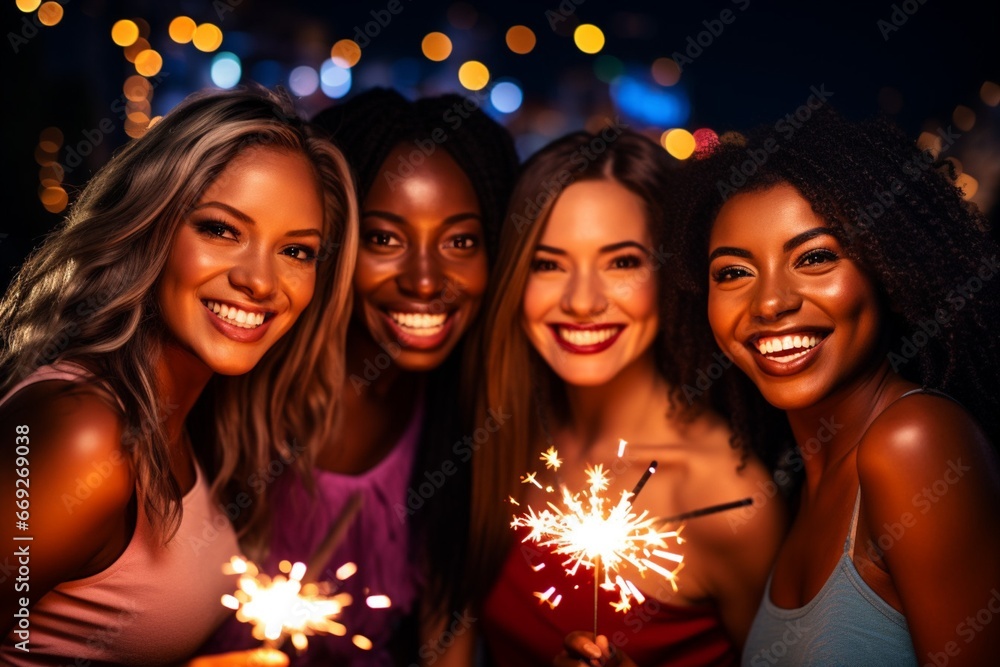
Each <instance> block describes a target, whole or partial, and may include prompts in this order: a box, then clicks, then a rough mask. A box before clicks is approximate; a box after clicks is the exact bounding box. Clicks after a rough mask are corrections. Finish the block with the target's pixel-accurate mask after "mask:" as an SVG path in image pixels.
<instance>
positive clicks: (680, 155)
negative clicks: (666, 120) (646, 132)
mask: <svg viewBox="0 0 1000 667" xmlns="http://www.w3.org/2000/svg"><path fill="white" fill-rule="evenodd" d="M660 143H661V144H663V147H664V148H666V149H667V152H668V153H670V154H671V155H673V156H674V157H675V158H677V159H678V160H686V159H688V158H689V157H691V156H692V155H693V154H694V149H695V148H696V147H697V145H698V143H697V142H696V141H695V139H694V135H693V134H691V133H690V132H688V131H687V130H685V129H683V128H677V129H673V130H667V131H666V132H664V133H663V135H662V136H660Z"/></svg>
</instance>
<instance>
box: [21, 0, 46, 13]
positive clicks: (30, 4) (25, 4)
mask: <svg viewBox="0 0 1000 667" xmlns="http://www.w3.org/2000/svg"><path fill="white" fill-rule="evenodd" d="M40 4H42V0H17V8H18V9H20V10H21V11H22V12H24V13H25V14H30V13H31V12H33V11H35V10H36V9H38V5H40Z"/></svg>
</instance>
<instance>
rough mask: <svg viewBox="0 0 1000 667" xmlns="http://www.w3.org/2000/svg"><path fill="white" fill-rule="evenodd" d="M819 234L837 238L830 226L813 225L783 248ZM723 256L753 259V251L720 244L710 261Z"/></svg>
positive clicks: (788, 249)
mask: <svg viewBox="0 0 1000 667" xmlns="http://www.w3.org/2000/svg"><path fill="white" fill-rule="evenodd" d="M817 236H832V237H833V238H836V235H835V234H834V233H833V231H832V230H831V229H830V228H829V227H813V228H812V229H807V230H806V231H804V232H802V233H801V234H796V235H795V236H793V237H792V238H790V239H788V240H787V241H785V243H784V245H782V246H781V249H782V251H784V252H789V251H790V250H792V249H794V248H796V247H798V246H800V245H802V244H803V243H805V242H806V241H808V240H810V239H814V238H816V237H817ZM722 256H732V257H743V258H744V259H753V253H752V252H750V251H749V250H744V249H743V248H733V247H730V246H720V247H718V248H716V249H715V250H713V251H712V252H711V254H710V255H709V256H708V261H710V262H711V261H712V260H713V259H715V258H716V257H722Z"/></svg>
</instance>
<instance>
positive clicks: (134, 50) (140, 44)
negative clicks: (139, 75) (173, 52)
mask: <svg viewBox="0 0 1000 667" xmlns="http://www.w3.org/2000/svg"><path fill="white" fill-rule="evenodd" d="M149 48H151V47H150V45H149V42H147V41H146V39H145V38H144V37H140V38H139V39H137V40H135V41H134V42H132V43H131V44H129V45H128V46H126V47H125V50H124V53H125V60H127V61H129V62H130V63H134V62H135V59H136V56H138V55H139V54H140V53H142V52H143V51H146V50H147V49H149Z"/></svg>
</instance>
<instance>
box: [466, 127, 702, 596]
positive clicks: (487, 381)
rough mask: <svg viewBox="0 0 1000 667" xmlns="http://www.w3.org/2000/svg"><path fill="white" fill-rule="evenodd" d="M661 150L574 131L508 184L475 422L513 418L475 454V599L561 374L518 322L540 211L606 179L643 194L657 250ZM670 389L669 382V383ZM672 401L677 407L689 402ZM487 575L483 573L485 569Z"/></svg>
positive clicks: (541, 225)
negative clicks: (495, 414)
mask: <svg viewBox="0 0 1000 667" xmlns="http://www.w3.org/2000/svg"><path fill="white" fill-rule="evenodd" d="M670 170H671V165H670V162H669V158H668V157H667V155H666V153H665V151H664V150H663V149H662V148H660V147H659V146H657V145H656V144H655V143H653V142H652V141H650V140H649V139H646V138H645V137H643V136H642V135H639V134H636V133H634V132H630V131H628V130H621V129H617V128H607V129H605V130H604V131H603V132H602V133H600V134H591V133H587V132H576V133H573V134H570V135H567V136H565V137H563V138H561V139H558V140H556V141H554V142H552V143H551V144H549V145H548V146H546V147H544V148H543V149H541V150H540V151H539V152H538V153H536V154H535V155H534V156H532V157H531V158H530V159H529V160H528V162H527V163H526V164H525V167H524V170H523V172H522V174H521V178H520V180H519V181H518V183H517V185H516V186H515V188H514V194H513V196H512V198H511V203H510V206H509V207H508V209H507V217H506V220H505V222H504V226H503V229H502V230H501V233H500V248H499V255H498V260H497V268H496V270H495V272H494V274H493V275H492V276H491V285H490V289H489V292H488V297H487V303H488V304H489V311H488V313H486V320H485V326H484V336H483V338H482V341H481V348H480V350H479V351H478V353H479V354H480V355H481V356H482V358H483V359H484V364H485V368H487V369H488V371H487V373H486V374H485V377H484V378H483V379H482V381H481V385H480V386H481V390H480V393H479V398H478V401H477V409H476V423H477V424H481V423H483V422H484V421H485V420H486V418H487V416H488V411H489V410H491V409H492V410H501V411H503V412H504V413H506V414H510V415H511V418H510V419H509V420H508V421H507V422H506V423H505V424H504V425H503V426H502V427H501V428H499V429H498V430H497V431H496V432H495V433H493V434H492V435H491V436H490V439H489V440H488V441H487V442H485V443H484V444H483V445H482V446H481V447H480V448H479V450H478V451H477V452H476V453H475V456H474V459H473V485H472V487H473V493H472V508H471V519H472V521H471V534H470V539H469V561H470V566H469V568H468V576H467V587H468V590H469V591H470V595H471V602H472V604H473V605H476V604H479V603H481V602H482V600H483V599H484V597H485V596H486V595H487V594H488V592H489V589H490V587H491V586H492V583H493V581H494V579H495V577H496V575H497V574H498V572H499V569H500V567H501V565H502V564H503V561H504V559H505V558H506V556H507V551H508V548H509V546H510V542H511V537H512V536H511V531H510V528H509V514H508V513H506V512H505V511H504V508H505V507H506V506H505V505H504V504H503V503H504V501H505V500H506V499H507V498H508V497H513V498H515V499H517V498H519V496H520V494H521V487H522V486H523V485H521V484H519V483H518V479H519V476H520V475H521V474H523V473H524V472H525V471H526V470H528V469H529V468H530V467H531V465H530V460H531V458H532V456H533V453H534V452H536V450H538V449H539V446H540V445H542V443H543V442H544V432H543V424H542V419H544V418H545V415H546V413H545V412H542V411H543V410H550V411H551V410H552V409H553V408H554V409H555V410H556V411H557V413H558V406H559V405H561V404H562V401H563V389H562V387H563V385H562V381H561V380H560V379H559V378H558V377H557V376H556V375H555V374H554V373H553V371H552V370H551V369H550V368H549V367H548V365H547V364H546V363H545V362H544V360H542V358H541V357H540V356H539V355H538V353H537V352H536V351H535V350H534V348H533V347H532V345H531V342H530V341H529V340H528V337H527V335H526V334H525V332H524V330H523V328H522V324H521V321H522V298H523V295H524V290H525V286H526V285H527V281H528V277H529V274H530V271H531V263H532V259H533V255H534V251H535V247H536V246H537V245H538V242H539V240H540V239H541V236H542V233H543V232H544V230H545V224H546V221H547V220H548V216H549V214H550V213H551V211H552V208H553V206H554V205H555V202H556V200H557V199H558V198H559V196H560V194H561V193H562V191H563V190H565V189H566V188H567V187H568V186H569V185H572V184H573V183H578V182H581V181H587V180H605V179H609V180H614V181H616V182H618V183H620V184H621V185H622V186H624V187H625V188H627V189H629V190H630V191H632V192H633V193H635V194H636V195H637V196H638V197H639V198H640V199H641V200H642V201H643V203H644V205H645V208H646V214H647V220H648V223H649V225H650V227H651V231H652V236H653V238H654V239H655V240H656V241H654V242H655V243H658V244H659V246H660V249H661V250H662V249H663V245H664V239H665V238H667V237H668V236H669V235H668V234H667V232H666V231H665V223H666V219H665V218H666V214H665V211H664V208H663V205H662V204H661V201H662V196H663V193H664V192H665V190H666V188H668V187H670V186H671V179H670V173H669V172H670ZM654 349H655V350H656V353H657V355H658V364H659V365H661V366H662V365H663V364H669V363H671V360H670V354H671V350H670V349H669V347H668V346H665V345H663V344H656V345H655V348H654ZM672 393H673V394H677V393H678V392H677V391H676V388H675V389H674V390H673V391H672ZM676 398H677V396H676V395H674V396H672V401H671V403H672V404H673V405H674V406H675V408H678V411H679V413H684V414H687V413H689V412H691V411H692V410H689V408H688V406H686V405H683V406H682V405H681V404H679V403H678V401H677V400H675V399H676ZM484 575H485V576H484Z"/></svg>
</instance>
